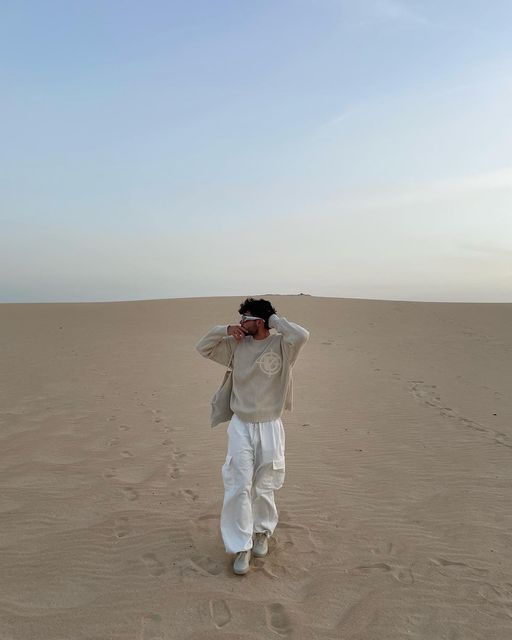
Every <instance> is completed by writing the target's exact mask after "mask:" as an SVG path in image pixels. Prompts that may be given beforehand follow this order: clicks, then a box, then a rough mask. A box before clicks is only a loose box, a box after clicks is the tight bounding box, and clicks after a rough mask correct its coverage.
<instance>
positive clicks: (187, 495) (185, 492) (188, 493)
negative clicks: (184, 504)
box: [180, 489, 199, 502]
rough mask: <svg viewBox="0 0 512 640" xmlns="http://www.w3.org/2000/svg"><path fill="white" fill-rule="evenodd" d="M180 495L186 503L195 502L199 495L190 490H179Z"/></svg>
mask: <svg viewBox="0 0 512 640" xmlns="http://www.w3.org/2000/svg"><path fill="white" fill-rule="evenodd" d="M180 493H181V494H182V496H184V498H185V499H186V500H187V501H190V500H192V501H193V502H195V501H196V500H197V499H198V498H199V494H198V493H196V492H195V491H192V489H181V490H180Z"/></svg>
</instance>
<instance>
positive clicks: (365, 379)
mask: <svg viewBox="0 0 512 640" xmlns="http://www.w3.org/2000/svg"><path fill="white" fill-rule="evenodd" d="M272 300H273V301H274V303H275V305H276V307H277V309H278V312H279V314H280V315H284V316H286V317H287V318H288V319H290V320H295V321H297V322H299V323H300V324H302V325H304V326H305V327H307V328H308V329H309V330H310V331H311V339H310V341H309V343H308V344H307V346H306V347H305V349H304V351H303V353H302V356H301V359H300V360H299V362H298V364H297V366H296V368H295V375H294V377H295V411H294V412H293V413H286V414H285V415H284V418H283V419H284V422H285V428H286V436H287V478H286V483H285V487H284V488H283V489H282V490H281V491H280V492H279V494H278V507H279V510H280V524H279V526H278V529H277V531H276V536H275V538H273V539H272V540H271V552H270V554H269V556H268V557H266V558H264V559H257V560H253V568H252V570H251V571H250V573H249V574H248V575H247V576H244V577H237V576H234V575H233V574H232V572H231V558H230V557H229V556H227V555H226V554H225V553H224V550H223V546H222V542H221V539H220V535H219V531H218V528H219V527H218V518H219V513H220V506H221V500H222V482H221V476H220V467H221V465H222V462H223V460H224V456H225V443H226V436H225V433H224V431H225V426H220V427H219V428H217V429H216V430H213V431H212V430H211V429H210V428H209V401H210V397H211V395H212V394H213V392H214V391H215V389H216V388H217V386H218V384H219V382H220V380H221V378H222V374H223V372H222V368H221V367H219V366H218V365H216V364H214V363H212V362H208V361H205V360H204V359H202V358H201V357H200V356H199V355H198V354H197V353H196V352H195V350H194V344H195V342H196V341H197V340H198V339H199V337H201V335H203V334H204V333H205V332H206V331H207V330H208V329H209V328H210V327H211V326H212V325H214V324H220V323H224V322H225V323H228V322H231V323H234V322H236V320H237V314H236V309H237V308H238V304H239V302H240V300H239V299H238V298H208V299H182V300H157V301H144V302H126V303H97V304H37V305H28V304H15V305H0V327H1V331H2V342H1V347H0V349H1V361H2V367H1V379H0V393H1V397H0V400H1V403H0V421H1V422H0V438H1V440H0V442H1V456H0V488H1V491H0V515H1V523H2V524H1V537H0V550H1V554H0V576H1V577H0V638H1V639H2V640H3V639H5V640H29V639H30V640H32V639H34V640H35V639H37V640H41V639H52V640H54V639H55V640H57V639H58V640H81V639H88V640H89V639H90V640H92V639H94V640H106V639H113V640H121V639H122V640H124V639H126V640H131V639H140V640H157V639H162V640H163V639H169V638H171V639H182V638H183V639H188V640H200V639H201V640H202V639H204V640H210V639H213V638H217V637H222V638H224V639H226V640H229V639H232V640H235V639H237V640H238V639H246V638H247V639H260V638H261V639H266V638H269V639H270V638H280V637H284V638H296V639H304V640H314V639H316V638H318V639H320V638H322V639H323V638H326V639H333V640H334V639H336V640H338V639H341V638H342V639H351V640H400V639H402V638H403V639H405V638H409V639H410V638H415V639H422V640H425V639H429V640H430V639H432V640H441V639H446V640H474V639H482V640H484V639H485V640H493V639H499V640H510V638H512V559H511V554H510V548H511V544H512V509H511V506H510V505H511V499H510V496H511V489H512V464H511V463H512V423H511V417H512V411H511V407H512V400H511V395H512V394H511V392H510V389H511V383H512V365H511V356H512V349H511V347H512V338H511V331H510V327H511V326H512V305H493V304H487V305H477V304H435V303H399V302H380V301H363V300H344V299H328V298H315V297H309V296H274V297H273V298H272Z"/></svg>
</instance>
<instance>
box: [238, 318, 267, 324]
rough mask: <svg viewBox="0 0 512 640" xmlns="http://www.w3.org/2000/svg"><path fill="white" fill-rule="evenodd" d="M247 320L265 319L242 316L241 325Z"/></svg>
mask: <svg viewBox="0 0 512 640" xmlns="http://www.w3.org/2000/svg"><path fill="white" fill-rule="evenodd" d="M247 320H263V318H256V317H255V316H242V317H241V318H240V324H243V323H244V322H246V321H247Z"/></svg>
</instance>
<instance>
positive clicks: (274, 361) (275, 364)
mask: <svg viewBox="0 0 512 640" xmlns="http://www.w3.org/2000/svg"><path fill="white" fill-rule="evenodd" d="M256 362H257V363H258V364H259V365H260V369H261V370H262V371H263V373H265V374H266V375H267V376H268V377H269V378H270V376H273V375H275V374H276V373H277V372H278V371H280V370H281V356H280V355H279V354H278V353H276V352H275V351H272V349H269V351H265V353H264V354H263V355H262V356H260V358H259V359H258V360H256Z"/></svg>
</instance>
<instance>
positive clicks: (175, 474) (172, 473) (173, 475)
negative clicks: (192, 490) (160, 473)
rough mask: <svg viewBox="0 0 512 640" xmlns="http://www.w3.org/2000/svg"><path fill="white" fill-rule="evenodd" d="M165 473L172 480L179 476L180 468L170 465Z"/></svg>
mask: <svg viewBox="0 0 512 640" xmlns="http://www.w3.org/2000/svg"><path fill="white" fill-rule="evenodd" d="M167 475H168V477H169V478H172V479H173V480H177V479H178V478H179V477H180V476H181V470H180V469H179V468H178V467H174V466H172V465H171V466H170V467H169V472H168V474H167Z"/></svg>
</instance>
